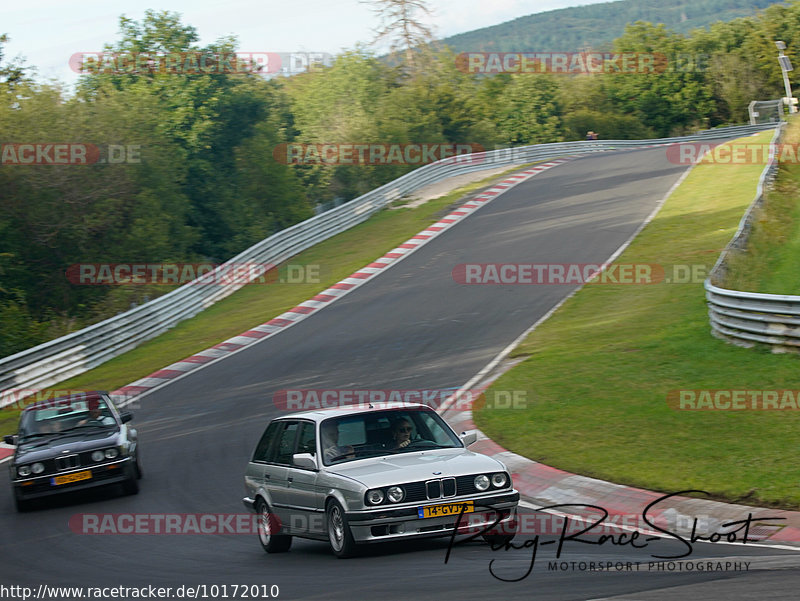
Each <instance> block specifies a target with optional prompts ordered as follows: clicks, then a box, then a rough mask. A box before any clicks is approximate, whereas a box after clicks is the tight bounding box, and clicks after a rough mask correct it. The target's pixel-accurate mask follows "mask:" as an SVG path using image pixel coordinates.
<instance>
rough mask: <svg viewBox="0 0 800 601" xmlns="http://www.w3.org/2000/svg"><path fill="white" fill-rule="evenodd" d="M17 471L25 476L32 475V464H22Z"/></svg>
mask: <svg viewBox="0 0 800 601" xmlns="http://www.w3.org/2000/svg"><path fill="white" fill-rule="evenodd" d="M17 473H18V474H19V475H20V476H22V477H23V478H24V477H25V476H30V475H31V466H29V465H21V466H19V467H18V468H17Z"/></svg>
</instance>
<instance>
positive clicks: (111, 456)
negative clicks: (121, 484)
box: [106, 449, 119, 459]
mask: <svg viewBox="0 0 800 601" xmlns="http://www.w3.org/2000/svg"><path fill="white" fill-rule="evenodd" d="M117 455H119V451H118V450H117V449H106V459H114V457H116V456H117Z"/></svg>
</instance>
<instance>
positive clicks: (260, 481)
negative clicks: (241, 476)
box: [245, 421, 285, 511]
mask: <svg viewBox="0 0 800 601" xmlns="http://www.w3.org/2000/svg"><path fill="white" fill-rule="evenodd" d="M283 428H284V425H283V423H282V422H279V421H274V422H271V423H270V424H269V426H267V429H266V430H265V431H264V434H262V436H261V439H260V440H259V441H258V445H256V450H255V452H254V453H253V458H252V459H251V460H250V463H249V464H248V465H247V472H246V473H245V484H246V486H247V489H248V491H249V492H250V494H251V496H253V497H255V495H256V493H258V492H259V491H261V492H263V493H264V495H265V496H266V498H267V502H268V503H269V504H270V505H271V506H273V505H274V504H275V501H274V498H273V497H274V494H275V488H276V482H278V481H279V480H280V477H281V476H283V479H285V473H281V468H280V467H279V466H276V465H274V463H273V462H274V458H275V454H276V449H277V446H278V445H277V443H278V433H279V432H281V431H282V430H283ZM273 511H274V509H273Z"/></svg>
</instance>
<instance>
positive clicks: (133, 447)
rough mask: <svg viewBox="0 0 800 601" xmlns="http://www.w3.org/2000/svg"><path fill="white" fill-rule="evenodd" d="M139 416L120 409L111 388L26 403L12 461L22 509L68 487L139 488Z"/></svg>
mask: <svg viewBox="0 0 800 601" xmlns="http://www.w3.org/2000/svg"><path fill="white" fill-rule="evenodd" d="M132 418H133V415H132V414H131V413H129V412H127V411H122V412H120V411H118V410H117V408H116V407H115V406H114V404H113V402H112V401H111V398H110V397H109V395H108V394H107V393H105V392H90V393H83V394H78V395H72V396H66V397H59V398H56V399H51V400H46V401H40V402H37V403H33V404H31V405H28V406H27V407H25V409H24V410H23V411H22V415H21V416H20V421H19V430H18V432H17V434H15V435H13V436H6V437H5V442H6V443H7V444H12V445H15V446H16V451H15V453H14V458H13V460H12V461H11V465H10V474H11V483H12V488H13V490H14V500H15V501H16V505H17V510H18V511H25V510H26V509H28V507H29V505H30V501H31V500H33V499H38V498H42V497H48V496H50V495H56V494H60V493H64V492H69V491H75V490H81V489H86V488H93V487H96V486H106V485H110V484H121V485H122V487H123V490H124V491H125V492H126V493H127V494H136V493H137V492H139V478H141V476H142V473H141V469H140V467H139V454H138V443H137V435H136V430H135V429H133V428H131V427H130V426H129V425H128V422H129V421H131V419H132Z"/></svg>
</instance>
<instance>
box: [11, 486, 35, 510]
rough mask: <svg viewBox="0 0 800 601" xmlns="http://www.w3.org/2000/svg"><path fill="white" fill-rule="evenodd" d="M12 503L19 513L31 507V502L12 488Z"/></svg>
mask: <svg viewBox="0 0 800 601" xmlns="http://www.w3.org/2000/svg"><path fill="white" fill-rule="evenodd" d="M14 504H15V505H16V507H17V511H18V512H19V513H25V512H26V511H28V510H29V509H30V508H31V502H30V501H27V500H25V499H23V498H22V495H21V494H20V493H19V492H18V491H16V490H14Z"/></svg>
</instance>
